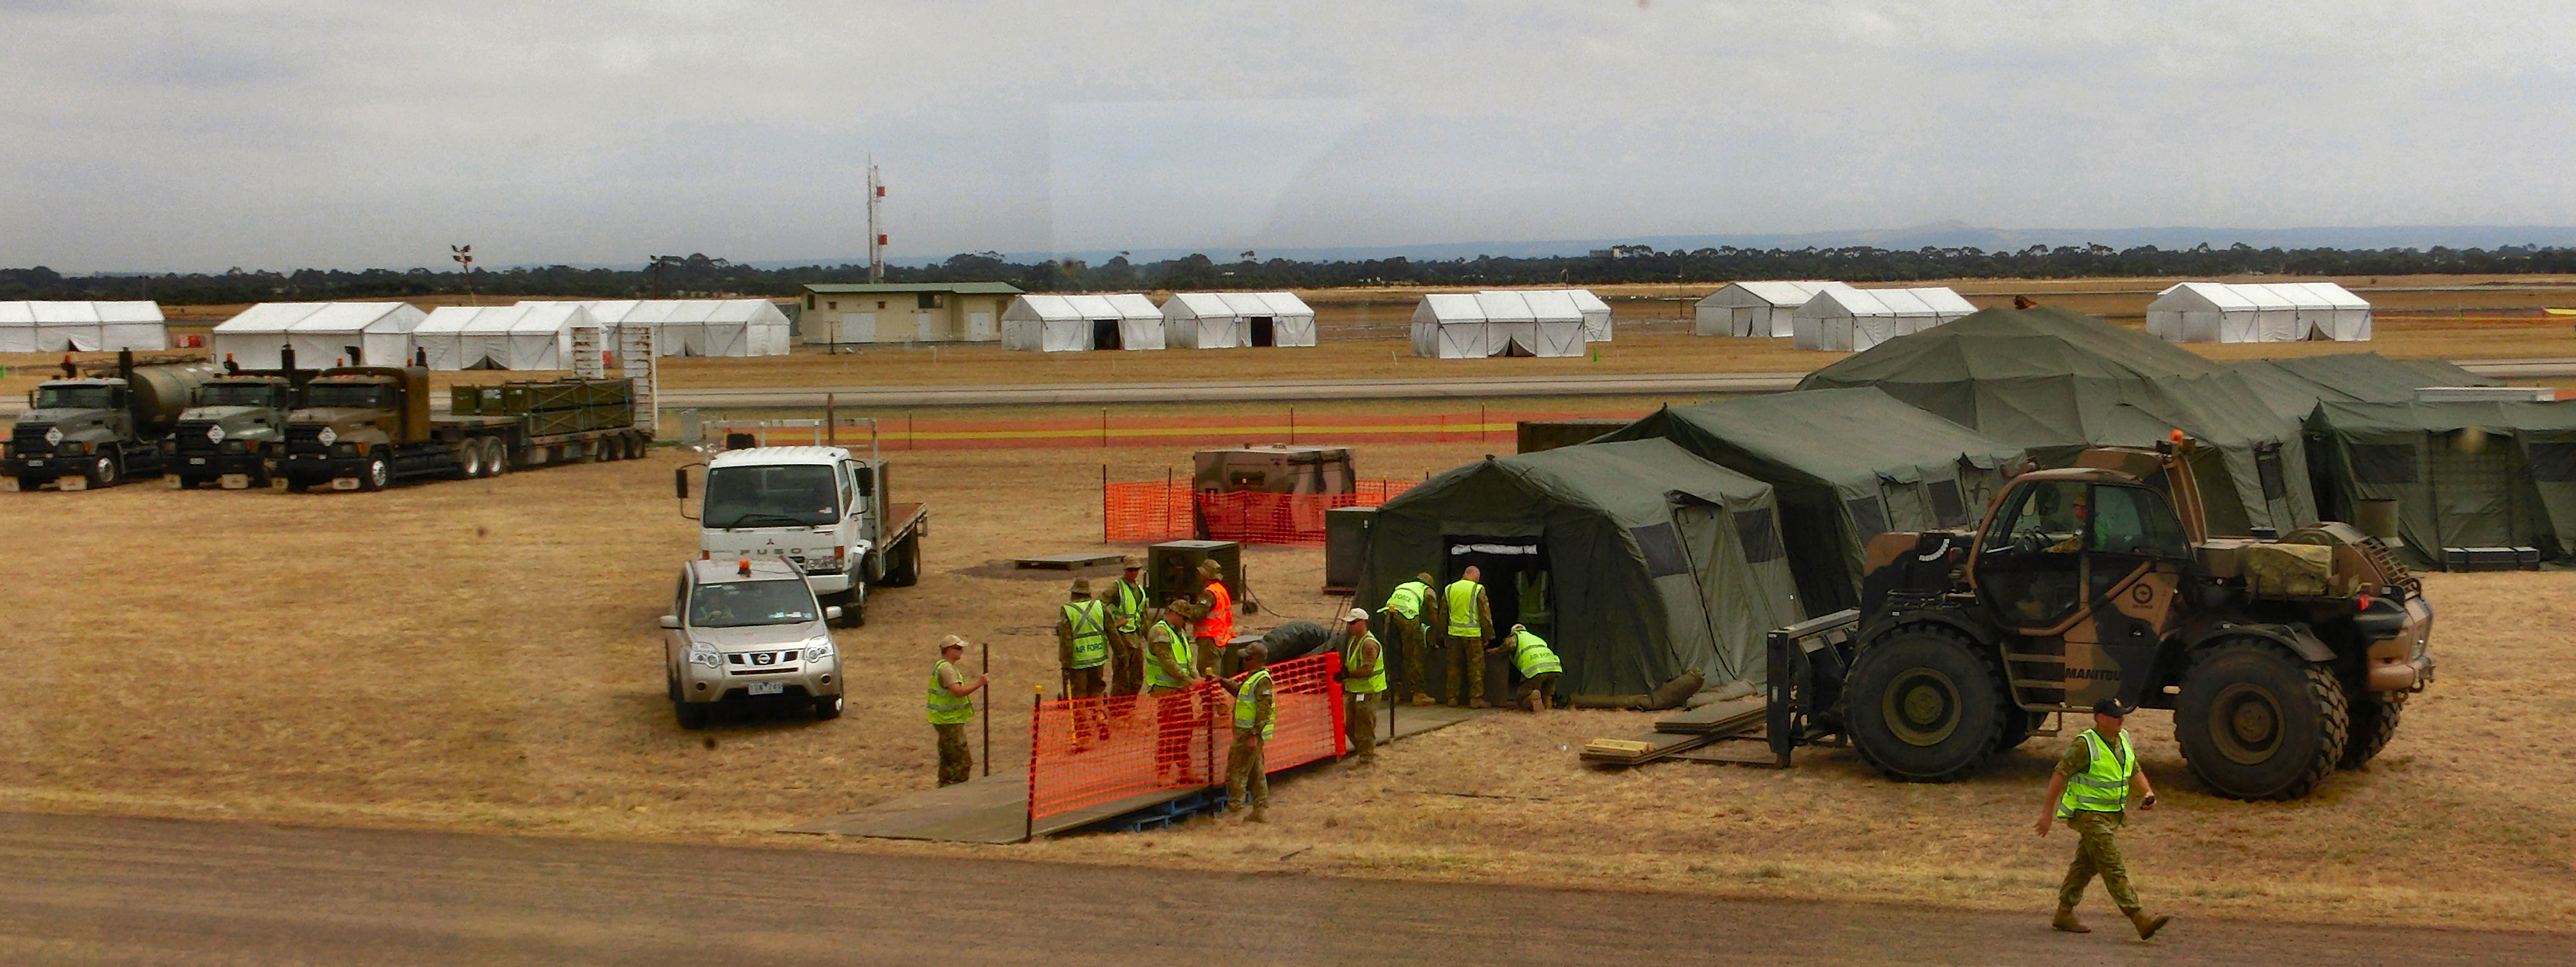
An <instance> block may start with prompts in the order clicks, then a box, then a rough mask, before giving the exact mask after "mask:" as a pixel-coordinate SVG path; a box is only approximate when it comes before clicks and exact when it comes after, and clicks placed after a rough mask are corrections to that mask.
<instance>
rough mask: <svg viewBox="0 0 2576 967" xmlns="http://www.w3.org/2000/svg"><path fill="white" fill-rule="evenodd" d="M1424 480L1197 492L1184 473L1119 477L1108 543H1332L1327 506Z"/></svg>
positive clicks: (1368, 501) (1105, 527)
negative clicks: (1320, 490)
mask: <svg viewBox="0 0 2576 967" xmlns="http://www.w3.org/2000/svg"><path fill="white" fill-rule="evenodd" d="M1418 482H1419V481H1413V480H1359V481H1354V482H1353V487H1354V490H1353V492H1351V493H1346V494H1271V493H1254V492H1251V491H1231V492H1211V493H1200V494H1193V493H1191V491H1190V484H1189V482H1188V481H1184V480H1137V481H1122V482H1113V483H1108V484H1103V485H1102V486H1101V491H1100V522H1101V524H1100V535H1101V540H1103V541H1105V542H1108V543H1121V542H1124V543H1131V544H1147V543H1153V542H1157V541H1176V540H1190V539H1193V538H1199V539H1205V540H1216V541H1241V542H1243V543H1246V544H1298V545H1308V546H1317V545H1321V544H1323V543H1324V512H1325V511H1328V510H1332V509H1334V508H1336V507H1376V506H1378V505H1380V504H1384V503H1386V502H1387V501H1388V500H1390V499H1393V498H1394V497H1395V495H1397V494H1400V493H1403V492H1405V491H1407V490H1410V489H1412V488H1413V486H1414V484H1416V483H1418Z"/></svg>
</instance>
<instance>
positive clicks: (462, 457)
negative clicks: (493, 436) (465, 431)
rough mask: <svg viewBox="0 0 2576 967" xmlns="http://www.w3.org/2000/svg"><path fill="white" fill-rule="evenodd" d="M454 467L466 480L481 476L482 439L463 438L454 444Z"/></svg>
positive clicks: (477, 478) (480, 477) (476, 478)
mask: <svg viewBox="0 0 2576 967" xmlns="http://www.w3.org/2000/svg"><path fill="white" fill-rule="evenodd" d="M456 468H457V471H458V472H460V473H463V474H464V475H465V479H467V480H479V479H482V477H483V441H482V440H479V439H469V440H464V441H461V442H459V443H457V444H456Z"/></svg>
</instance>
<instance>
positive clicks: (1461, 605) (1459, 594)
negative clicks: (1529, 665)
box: [1440, 564, 1494, 708]
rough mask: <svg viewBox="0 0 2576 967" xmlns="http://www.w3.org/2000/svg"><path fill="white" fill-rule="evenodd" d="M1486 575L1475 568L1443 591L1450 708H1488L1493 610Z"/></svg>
mask: <svg viewBox="0 0 2576 967" xmlns="http://www.w3.org/2000/svg"><path fill="white" fill-rule="evenodd" d="M1484 577H1485V572H1484V571H1482V570H1480V569H1478V568H1477V567H1476V566H1475V565H1473V564H1470V565H1467V570H1465V571H1463V572H1461V573H1460V574H1459V575H1458V580H1456V581H1452V582H1450V584H1449V586H1448V587H1446V588H1442V589H1441V590H1440V610H1441V612H1442V613H1443V614H1444V615H1446V616H1447V617H1446V619H1445V623H1444V624H1442V625H1441V631H1442V636H1441V637H1442V638H1443V639H1444V640H1445V641H1446V642H1447V645H1446V647H1447V650H1448V652H1449V655H1448V659H1449V660H1448V662H1446V664H1447V665H1448V666H1449V667H1448V679H1449V688H1448V689H1447V691H1448V695H1447V698H1448V699H1449V704H1451V705H1459V706H1466V707H1470V708H1483V707H1485V642H1486V640H1487V639H1490V638H1492V637H1494V606H1493V604H1492V603H1491V602H1489V601H1487V600H1486V598H1485V585H1484Z"/></svg>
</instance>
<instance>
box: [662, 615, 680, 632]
mask: <svg viewBox="0 0 2576 967" xmlns="http://www.w3.org/2000/svg"><path fill="white" fill-rule="evenodd" d="M662 627H663V628H664V629H665V630H669V631H677V630H679V628H680V616H679V615H675V614H666V615H663V616H662Z"/></svg>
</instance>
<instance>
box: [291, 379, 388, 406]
mask: <svg viewBox="0 0 2576 967" xmlns="http://www.w3.org/2000/svg"><path fill="white" fill-rule="evenodd" d="M384 399H385V388H384V387H382V386H378V385H376V384H374V383H315V384H313V385H311V386H308V387H305V389H304V405H305V406H308V407H312V408H313V409H317V410H321V409H351V410H381V409H385V408H386V407H385V405H384Z"/></svg>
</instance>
